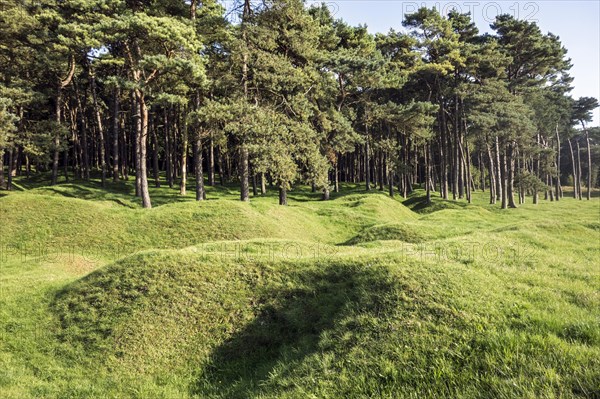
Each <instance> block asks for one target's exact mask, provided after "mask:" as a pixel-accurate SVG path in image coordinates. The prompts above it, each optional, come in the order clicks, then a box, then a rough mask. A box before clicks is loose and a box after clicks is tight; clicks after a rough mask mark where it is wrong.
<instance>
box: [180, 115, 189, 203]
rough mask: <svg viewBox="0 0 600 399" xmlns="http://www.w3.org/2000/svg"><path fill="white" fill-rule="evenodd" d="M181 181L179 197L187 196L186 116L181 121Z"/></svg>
mask: <svg viewBox="0 0 600 399" xmlns="http://www.w3.org/2000/svg"><path fill="white" fill-rule="evenodd" d="M181 136H182V137H181V181H180V184H179V195H186V194H187V190H186V186H187V158H188V132H187V124H186V123H185V115H184V116H183V118H182V121H181Z"/></svg>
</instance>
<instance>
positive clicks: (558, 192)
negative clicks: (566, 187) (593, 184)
mask: <svg viewBox="0 0 600 399" xmlns="http://www.w3.org/2000/svg"><path fill="white" fill-rule="evenodd" d="M555 132H556V186H555V188H556V200H557V201H559V200H560V198H562V187H561V185H560V135H559V134H558V123H557V124H556V129H555Z"/></svg>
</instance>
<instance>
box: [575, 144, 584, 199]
mask: <svg viewBox="0 0 600 399" xmlns="http://www.w3.org/2000/svg"><path fill="white" fill-rule="evenodd" d="M575 144H576V145H577V195H578V198H579V199H583V194H582V191H583V189H582V187H581V174H582V172H581V148H579V139H577V140H576V141H575Z"/></svg>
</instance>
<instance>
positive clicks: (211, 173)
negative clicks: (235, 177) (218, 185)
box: [208, 133, 215, 186]
mask: <svg viewBox="0 0 600 399" xmlns="http://www.w3.org/2000/svg"><path fill="white" fill-rule="evenodd" d="M208 185H209V186H214V185H215V146H214V142H213V138H212V133H211V135H210V138H209V140H208Z"/></svg>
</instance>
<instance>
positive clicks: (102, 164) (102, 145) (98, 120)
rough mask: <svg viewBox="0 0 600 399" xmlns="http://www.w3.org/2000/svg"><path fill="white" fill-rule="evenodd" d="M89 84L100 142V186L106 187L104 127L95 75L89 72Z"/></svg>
mask: <svg viewBox="0 0 600 399" xmlns="http://www.w3.org/2000/svg"><path fill="white" fill-rule="evenodd" d="M90 85H91V90H92V101H93V102H94V113H95V115H96V126H97V127H98V138H99V140H100V142H99V143H98V145H99V146H100V168H101V171H102V187H106V152H105V148H106V147H105V143H104V129H103V126H102V114H101V113H100V106H99V105H98V94H97V93H96V77H95V76H94V75H93V74H92V73H90Z"/></svg>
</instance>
